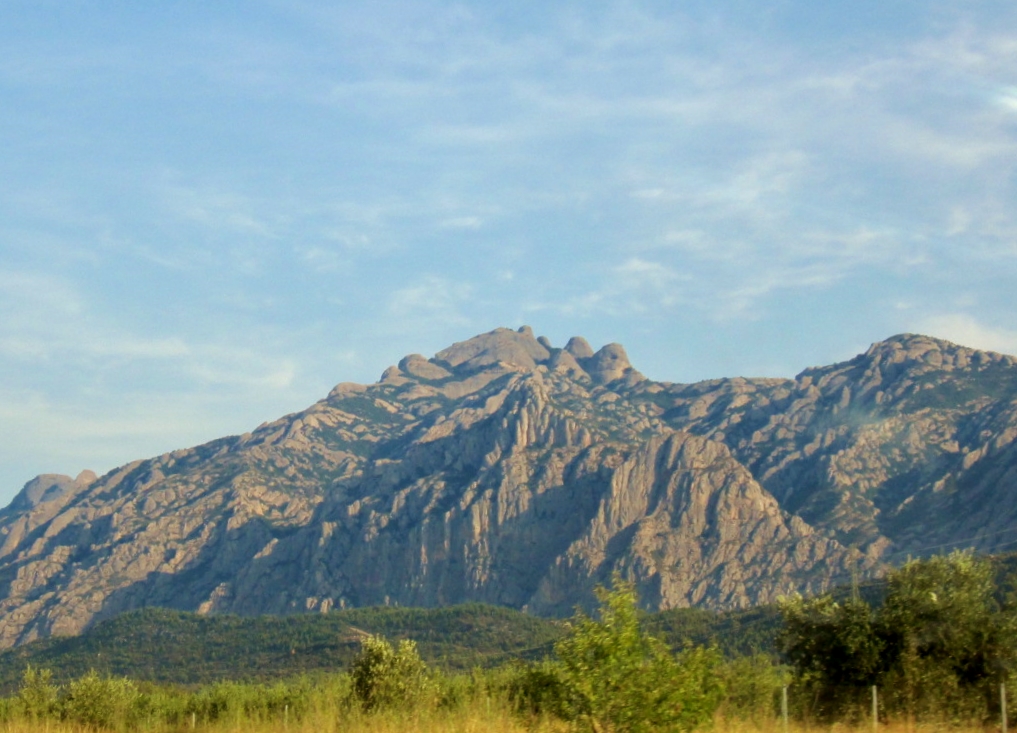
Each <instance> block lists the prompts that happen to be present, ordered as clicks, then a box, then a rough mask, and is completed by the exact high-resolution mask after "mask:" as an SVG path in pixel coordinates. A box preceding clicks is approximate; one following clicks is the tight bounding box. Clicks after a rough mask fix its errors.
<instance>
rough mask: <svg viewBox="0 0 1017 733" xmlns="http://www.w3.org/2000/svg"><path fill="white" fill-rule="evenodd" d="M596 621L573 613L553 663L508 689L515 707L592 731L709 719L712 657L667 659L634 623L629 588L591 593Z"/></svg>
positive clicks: (717, 692) (716, 685) (714, 679)
mask: <svg viewBox="0 0 1017 733" xmlns="http://www.w3.org/2000/svg"><path fill="white" fill-rule="evenodd" d="M597 598H598V600H599V601H600V607H599V610H598V617H599V618H598V619H596V620H595V619H592V618H589V617H587V616H585V615H583V614H577V615H576V617H575V618H574V619H573V620H572V621H571V622H570V624H569V632H568V634H567V635H566V637H565V638H563V639H562V640H561V641H559V642H558V643H557V644H556V645H555V648H554V650H555V655H556V656H557V660H556V661H553V662H544V663H542V664H540V665H531V666H530V667H529V668H528V669H526V670H525V671H524V672H523V673H522V674H520V675H519V677H518V678H517V681H516V683H515V686H514V688H513V699H514V701H515V703H516V706H517V708H520V709H523V710H526V711H528V712H532V713H550V714H554V715H557V716H559V717H562V718H564V719H566V720H572V721H574V722H576V723H577V724H578V725H579V726H580V727H582V728H586V729H589V730H594V731H601V730H611V731H618V732H619V733H622V732H629V733H641V732H642V731H688V730H692V729H693V728H697V727H699V726H702V725H704V724H705V723H708V722H709V721H711V720H712V718H713V714H714V712H715V711H716V710H717V706H718V705H719V703H720V700H721V697H722V693H723V690H722V687H721V683H720V679H719V677H718V676H717V674H716V668H717V664H718V662H719V655H718V654H717V652H716V651H715V650H713V649H703V648H701V647H693V648H691V649H688V650H686V651H684V652H682V653H681V654H679V655H677V656H675V655H674V654H672V653H671V652H670V650H669V649H668V648H667V646H666V645H665V644H664V642H663V641H661V640H660V639H657V638H656V637H653V636H650V635H649V634H646V633H644V632H643V631H642V630H641V628H640V624H639V611H638V609H637V607H636V594H635V590H634V588H633V586H632V585H630V584H628V583H624V582H622V581H621V580H620V579H619V578H617V577H616V578H615V580H614V585H613V589H612V590H606V589H604V588H598V589H597Z"/></svg>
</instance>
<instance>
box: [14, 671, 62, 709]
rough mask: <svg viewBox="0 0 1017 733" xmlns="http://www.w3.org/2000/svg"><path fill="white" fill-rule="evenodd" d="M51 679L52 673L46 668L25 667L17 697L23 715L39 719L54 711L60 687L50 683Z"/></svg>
mask: <svg viewBox="0 0 1017 733" xmlns="http://www.w3.org/2000/svg"><path fill="white" fill-rule="evenodd" d="M52 679H53V673H52V672H51V671H50V670H48V669H38V668H35V667H33V666H32V665H28V666H27V667H25V673H24V674H23V675H22V677H21V687H20V688H18V697H17V705H18V707H19V708H20V710H21V713H22V714H23V715H25V716H27V717H29V718H31V719H32V720H39V719H40V718H45V717H47V716H49V715H52V714H53V713H55V712H56V709H57V696H58V695H59V693H60V688H59V687H57V686H56V685H54V684H52Z"/></svg>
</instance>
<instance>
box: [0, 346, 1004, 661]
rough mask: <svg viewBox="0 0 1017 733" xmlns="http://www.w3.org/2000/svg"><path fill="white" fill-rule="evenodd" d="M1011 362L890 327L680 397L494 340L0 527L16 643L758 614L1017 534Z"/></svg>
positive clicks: (83, 484) (32, 499) (557, 354)
mask: <svg viewBox="0 0 1017 733" xmlns="http://www.w3.org/2000/svg"><path fill="white" fill-rule="evenodd" d="M1015 439H1017V361H1015V360H1014V359H1013V358H1012V357H1009V356H1003V355H999V354H992V353H987V352H980V351H974V350H971V349H966V348H963V347H960V346H955V345H953V344H949V343H946V342H943V341H938V340H935V339H931V338H927V337H923V336H911V335H905V336H897V337H894V338H892V339H889V340H888V341H885V342H882V343H878V344H875V345H874V346H873V347H872V348H871V349H869V351H867V352H866V353H865V354H861V355H859V356H858V357H856V358H855V359H852V360H851V361H849V362H845V363H842V364H836V365H833V366H829V367H821V368H815V369H809V370H806V371H805V372H803V373H802V374H800V375H799V376H798V377H796V378H795V379H786V380H782V379H740V378H738V379H724V380H716V381H710V382H702V383H697V384H690V385H684V384H670V383H664V382H655V381H651V380H648V379H646V378H645V377H643V376H642V375H641V374H640V373H639V372H637V371H636V370H635V369H634V368H633V367H632V366H631V365H630V364H629V361H628V358H627V357H626V354H625V351H624V349H623V348H622V347H621V346H619V345H617V344H610V345H608V346H605V347H603V348H601V349H600V350H598V351H594V350H593V349H592V348H591V347H590V346H589V344H588V343H587V342H586V341H584V340H583V339H581V338H573V339H572V340H570V341H569V342H568V344H566V345H565V346H564V348H556V347H554V346H553V345H552V344H551V343H550V342H549V341H548V340H547V339H544V338H535V337H534V335H533V333H532V331H531V330H530V329H528V328H525V327H524V328H522V329H520V330H518V331H512V330H508V329H497V330H495V331H492V332H491V333H487V334H483V335H481V336H477V337H475V338H472V339H470V340H468V341H464V342H462V343H457V344H454V345H453V346H451V347H450V348H448V349H445V350H444V351H441V352H439V353H437V354H436V355H435V356H434V357H433V358H431V359H427V358H425V357H423V356H420V355H410V356H407V357H406V358H404V359H403V360H402V361H401V362H400V363H399V364H398V365H397V366H393V367H391V368H389V369H388V370H386V371H385V373H384V374H383V375H382V378H381V380H380V381H379V382H378V383H376V384H373V385H366V386H365V385H357V384H349V383H344V384H340V385H339V386H337V387H336V388H335V389H334V390H332V392H331V393H330V394H329V395H328V396H327V397H326V398H325V399H323V400H321V401H320V402H318V403H317V404H315V405H313V406H311V407H310V408H308V409H307V410H304V411H303V412H300V413H296V414H293V415H288V416H286V417H284V418H282V419H280V420H277V421H275V422H273V423H269V424H266V425H262V426H261V427H259V428H258V429H257V430H255V431H254V432H253V433H250V434H246V435H242V436H238V437H230V438H224V439H221V440H218V441H214V442H212V443H209V444H207V445H203V446H199V447H197V448H193V449H189V450H181V451H175V452H173V453H168V454H166V455H163V456H159V457H157V458H153V459H150V460H144V461H136V462H134V463H131V464H129V465H127V466H124V467H122V468H120V469H117V470H115V471H112V472H110V473H108V474H106V475H105V476H102V477H95V476H94V475H91V474H82V475H81V476H79V477H78V478H77V479H70V478H68V477H56V476H43V477H39V478H38V479H35V480H34V481H32V482H29V484H28V485H26V487H25V489H23V490H22V492H21V493H20V494H19V495H18V497H17V498H16V499H15V500H14V501H13V502H12V503H11V505H10V506H8V507H7V508H6V509H3V510H2V511H0V646H3V647H9V646H12V645H15V644H19V643H23V642H25V641H28V640H32V639H35V638H39V637H43V636H48V635H53V634H73V633H77V632H79V631H81V630H82V629H83V628H86V627H87V626H89V625H90V624H92V623H94V622H95V621H97V620H100V619H103V618H107V617H110V616H112V615H115V614H117V613H119V612H122V611H125V610H129V609H133V608H139V607H145V606H163V607H170V608H178V609H182V610H194V611H198V612H200V613H222V612H233V613H240V614H257V613H273V614H285V613H296V612H306V611H328V610H330V609H332V608H342V607H349V606H354V607H356V606H367V605H416V606H439V605H446V604H454V603H461V602H468V601H481V602H485V603H494V604H499V605H505V606H512V607H515V608H522V609H527V610H529V611H532V612H534V613H538V614H549V615H554V614H567V613H569V612H570V611H571V609H572V608H573V607H574V605H575V604H577V603H585V602H587V601H589V599H590V597H591V594H592V589H593V588H594V587H595V585H596V584H598V583H603V582H605V581H606V580H608V579H609V578H610V576H611V573H612V572H615V571H617V572H620V573H621V574H622V575H623V576H625V577H627V578H630V579H632V580H633V581H635V582H636V583H637V585H638V587H639V590H640V594H641V598H642V600H643V602H644V603H645V604H646V605H647V607H649V608H653V609H667V608H675V607H682V606H689V605H702V606H708V607H714V608H741V607H746V606H749V605H752V604H756V603H760V602H766V601H771V600H773V599H775V598H776V597H778V596H779V595H781V594H785V593H788V592H790V591H794V590H798V591H804V592H809V591H817V590H820V589H823V588H825V587H827V586H829V585H830V584H831V583H836V582H844V581H846V580H850V578H852V577H858V578H861V577H865V576H868V575H872V574H876V573H879V572H880V570H881V569H882V568H884V567H885V565H886V563H888V562H893V561H895V560H896V559H899V558H901V557H903V555H904V554H905V553H908V552H910V553H914V554H923V553H927V552H930V551H937V550H939V549H943V548H951V547H954V546H965V547H967V546H971V547H975V548H977V549H979V550H983V551H993V550H996V549H1000V548H1003V547H1007V546H1010V545H1012V543H1014V541H1017V516H1015V514H1017V504H1015V503H1014V502H1013V501H1012V499H1011V498H1010V497H1011V496H1012V492H1014V491H1015V490H1017V453H1015V450H1017V449H1015V443H1014V441H1015Z"/></svg>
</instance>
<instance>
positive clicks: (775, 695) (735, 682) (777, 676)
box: [718, 654, 791, 723]
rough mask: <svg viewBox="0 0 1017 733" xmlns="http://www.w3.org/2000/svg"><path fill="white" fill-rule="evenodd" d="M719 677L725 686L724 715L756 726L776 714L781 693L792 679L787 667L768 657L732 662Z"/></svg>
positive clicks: (722, 667) (751, 657) (726, 665)
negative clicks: (745, 720) (747, 721)
mask: <svg viewBox="0 0 1017 733" xmlns="http://www.w3.org/2000/svg"><path fill="white" fill-rule="evenodd" d="M718 674H719V676H720V678H721V680H722V683H723V685H724V703H723V706H722V711H723V713H724V715H725V716H726V717H729V718H741V719H747V720H752V721H754V722H756V723H762V722H764V721H767V720H771V719H772V718H773V717H774V716H775V715H776V714H777V712H778V710H779V706H780V689H781V687H783V686H784V685H786V684H788V682H790V676H791V675H790V674H789V672H788V670H787V668H786V667H784V666H783V665H780V664H777V663H775V662H774V660H772V659H771V658H770V657H768V656H767V655H765V654H756V655H753V656H750V657H737V658H735V659H732V660H730V661H728V662H725V663H724V664H722V665H721V666H720V667H719V669H718Z"/></svg>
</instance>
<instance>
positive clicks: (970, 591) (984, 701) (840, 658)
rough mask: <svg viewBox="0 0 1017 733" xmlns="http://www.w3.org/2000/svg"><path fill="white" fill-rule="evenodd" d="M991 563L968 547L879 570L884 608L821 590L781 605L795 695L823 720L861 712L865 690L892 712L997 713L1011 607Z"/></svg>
mask: <svg viewBox="0 0 1017 733" xmlns="http://www.w3.org/2000/svg"><path fill="white" fill-rule="evenodd" d="M995 590H996V589H995V584H994V581H993V571H992V566H991V565H990V564H989V562H988V561H987V560H984V559H979V558H976V557H974V556H973V555H972V554H970V553H965V552H954V553H951V554H950V555H947V556H940V557H933V558H929V559H927V560H921V561H918V560H914V561H910V562H908V563H906V564H905V565H903V566H902V567H900V568H897V569H896V570H893V571H892V572H890V573H889V574H888V576H887V592H886V598H885V600H884V602H883V605H882V606H881V607H879V608H875V609H873V608H871V607H870V606H869V604H868V603H866V602H865V601H863V600H861V599H858V598H852V599H849V600H847V601H844V602H840V603H838V602H837V601H835V600H833V599H832V598H831V597H829V596H824V597H821V598H815V599H811V600H807V601H806V600H802V599H801V598H793V599H789V600H785V601H784V602H783V604H782V608H781V611H782V614H783V616H784V623H785V628H784V632H783V635H782V639H781V641H782V644H783V648H784V652H785V654H786V656H787V659H788V661H789V662H790V663H791V664H792V665H793V666H794V668H795V676H796V683H797V685H796V686H797V687H798V688H799V690H800V692H799V695H798V697H799V699H806V700H810V701H813V703H814V704H813V707H812V709H810V710H808V711H807V712H809V713H811V714H813V715H816V716H818V717H822V718H826V719H834V718H844V717H855V718H858V717H860V716H862V715H865V714H866V712H867V710H868V705H869V702H868V701H869V699H870V698H869V695H870V694H871V693H870V691H869V689H870V686H872V685H877V686H878V687H880V688H881V689H882V690H883V693H882V706H883V709H884V710H885V711H886V712H887V713H889V714H890V715H906V716H909V717H910V716H917V717H920V718H922V717H928V718H939V719H942V718H951V719H955V720H973V719H977V718H983V719H984V718H988V717H991V716H994V715H995V711H996V710H998V697H997V695H998V689H999V684H1000V683H1001V682H1004V681H1006V680H1007V679H1008V677H1009V676H1010V674H1011V670H1013V668H1014V663H1015V661H1017V658H1015V654H1017V644H1015V641H1017V623H1015V619H1017V617H1015V613H1014V611H1015V609H1014V608H1012V607H1008V606H1006V605H1000V603H999V602H998V601H997V599H996V597H995Z"/></svg>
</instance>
